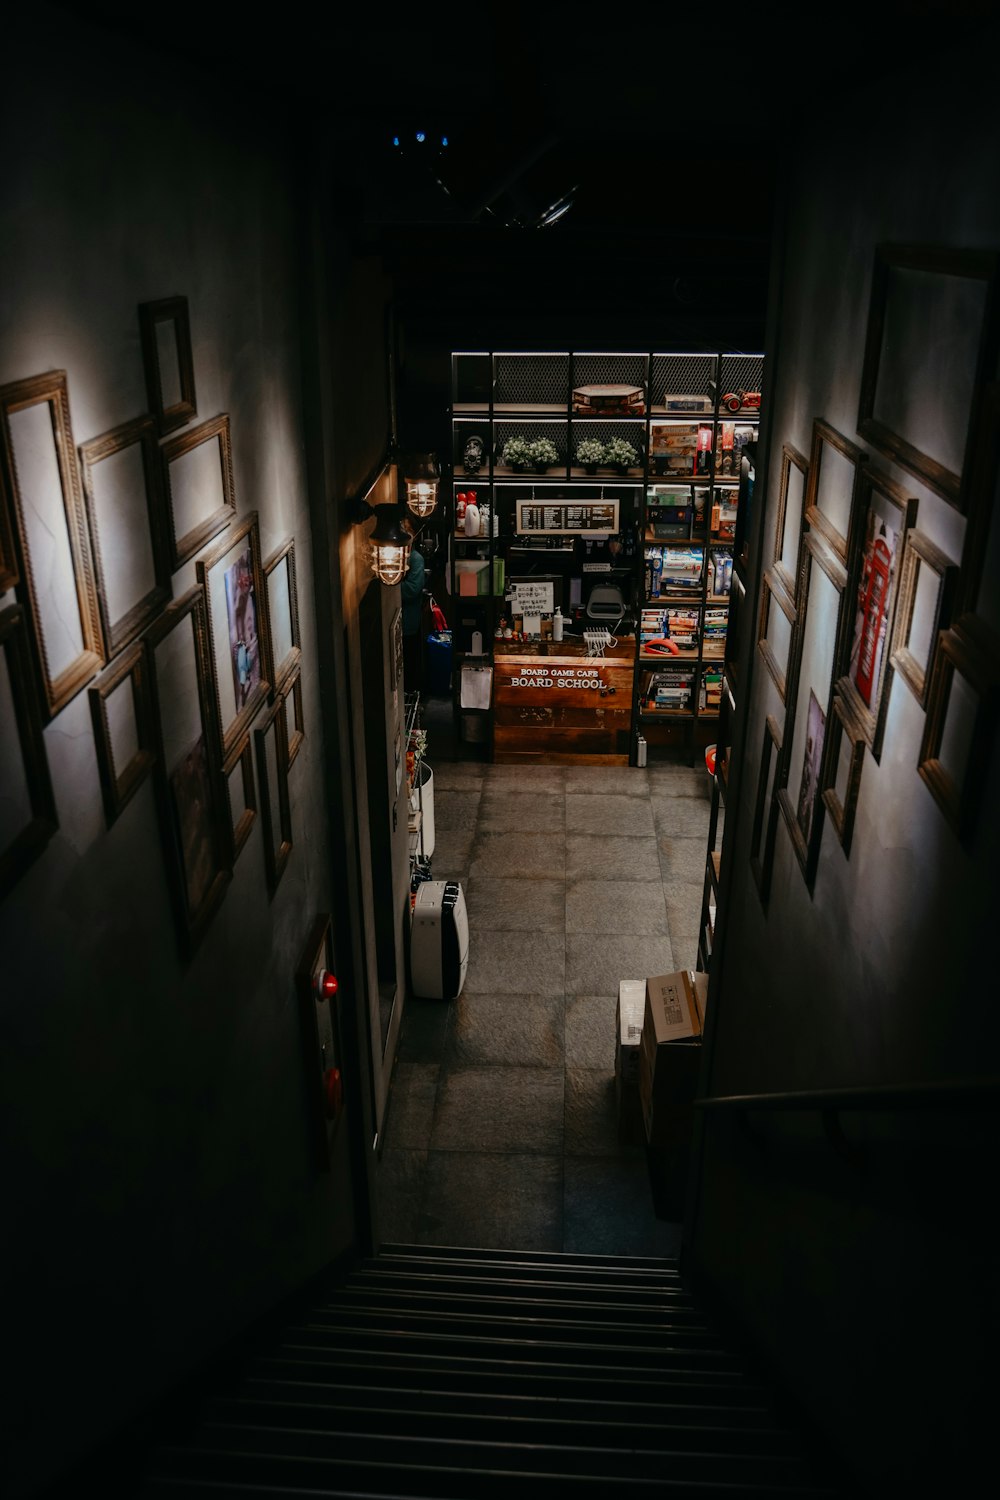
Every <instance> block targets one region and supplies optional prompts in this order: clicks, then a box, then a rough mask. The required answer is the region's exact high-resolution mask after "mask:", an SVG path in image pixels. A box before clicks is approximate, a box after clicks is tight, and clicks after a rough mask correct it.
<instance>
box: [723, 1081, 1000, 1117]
mask: <svg viewBox="0 0 1000 1500" xmlns="http://www.w3.org/2000/svg"><path fill="white" fill-rule="evenodd" d="M979 1102H982V1103H984V1104H994V1103H997V1102H1000V1077H986V1078H962V1079H942V1080H940V1081H938V1082H936V1083H883V1084H877V1085H875V1086H873V1087H866V1088H840V1089H795V1090H786V1091H784V1092H780V1093H761V1094H716V1095H709V1096H706V1097H705V1098H702V1099H695V1100H694V1107H695V1109H709V1110H733V1111H736V1110H751V1109H753V1110H758V1109H768V1110H770V1109H773V1110H785V1111H789V1110H809V1109H818V1110H824V1111H825V1110H840V1109H854V1110H896V1109H942V1108H951V1107H954V1106H956V1105H960V1104H975V1103H979Z"/></svg>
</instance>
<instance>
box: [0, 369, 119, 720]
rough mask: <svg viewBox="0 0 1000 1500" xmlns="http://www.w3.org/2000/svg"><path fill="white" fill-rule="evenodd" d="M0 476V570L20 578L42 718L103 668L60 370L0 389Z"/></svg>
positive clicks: (83, 510)
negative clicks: (1, 562)
mask: <svg viewBox="0 0 1000 1500" xmlns="http://www.w3.org/2000/svg"><path fill="white" fill-rule="evenodd" d="M0 471H2V475H3V489H4V492H5V495H4V499H5V502H6V504H5V510H6V505H9V506H10V510H11V514H8V515H6V523H5V527H4V531H5V533H6V532H9V533H10V539H11V541H12V542H13V548H14V553H13V556H12V557H8V558H7V559H6V561H5V571H6V573H7V575H8V576H10V574H11V569H12V568H13V575H14V576H15V577H17V579H18V588H19V590H20V591H21V594H20V602H21V603H22V604H23V605H24V607H25V613H26V615H27V618H28V622H29V627H30V628H29V633H28V638H29V641H30V643H31V649H32V654H33V656H34V660H35V667H36V670H37V672H38V680H39V682H40V683H41V685H42V714H43V717H44V718H45V720H46V722H47V721H48V720H49V719H53V718H54V717H55V715H56V714H57V713H59V711H60V709H63V708H65V707H66V704H67V703H69V702H70V701H71V700H72V699H73V698H75V697H76V695H77V693H79V692H80V691H81V690H82V689H83V688H85V687H86V685H87V683H88V682H90V680H91V679H92V678H93V677H94V676H95V675H96V673H97V672H98V671H99V670H100V669H101V667H103V665H104V662H105V656H104V640H103V636H102V634H101V614H100V608H99V605H98V600H97V587H96V584H95V581H94V559H93V554H92V552H91V546H90V532H89V530H88V527H87V511H86V507H85V505H84V502H83V490H82V488H81V485H80V472H79V469H78V468H77V456H76V448H75V447H74V444H73V433H72V430H71V428H70V421H69V394H68V391H67V387H66V375H65V372H64V371H63V370H52V371H50V372H49V373H48V374H45V375H35V376H32V377H31V378H30V379H28V380H18V381H15V382H14V383H13V384H12V385H5V386H2V387H0ZM3 545H4V548H5V550H6V549H7V546H8V543H7V542H4V544H3Z"/></svg>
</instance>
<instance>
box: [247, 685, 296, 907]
mask: <svg viewBox="0 0 1000 1500" xmlns="http://www.w3.org/2000/svg"><path fill="white" fill-rule="evenodd" d="M254 742H255V744H256V748H257V779H258V781H259V783H260V818H261V826H262V827H263V829H264V868H265V871H266V873H267V889H268V894H269V895H270V896H273V895H274V893H275V891H276V890H277V889H278V885H279V884H280V881H281V877H282V875H284V873H285V869H286V867H287V865H288V859H289V856H290V855H291V852H292V814H291V805H290V803H289V798H288V729H287V727H286V724H285V700H284V699H283V698H282V697H281V696H280V695H279V696H278V697H277V698H275V700H274V702H273V703H272V705H271V707H270V708H269V709H268V710H267V713H266V714H265V715H264V717H263V719H262V721H261V723H260V724H259V725H258V726H257V727H256V728H255V729H254Z"/></svg>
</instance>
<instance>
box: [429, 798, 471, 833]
mask: <svg viewBox="0 0 1000 1500" xmlns="http://www.w3.org/2000/svg"><path fill="white" fill-rule="evenodd" d="M481 796H482V793H481V792H480V791H479V790H478V788H477V789H476V790H475V791H466V790H465V788H464V787H462V788H458V787H453V788H451V790H449V791H448V793H447V794H446V795H445V796H442V797H438V796H435V798H434V831H435V834H436V833H437V831H438V829H440V830H441V832H442V833H444V832H445V831H446V830H448V829H451V828H454V829H457V830H459V831H460V832H462V831H465V830H468V831H469V832H470V833H471V832H472V831H473V830H474V829H475V827H476V818H477V816H478V813H479V803H480V799H481Z"/></svg>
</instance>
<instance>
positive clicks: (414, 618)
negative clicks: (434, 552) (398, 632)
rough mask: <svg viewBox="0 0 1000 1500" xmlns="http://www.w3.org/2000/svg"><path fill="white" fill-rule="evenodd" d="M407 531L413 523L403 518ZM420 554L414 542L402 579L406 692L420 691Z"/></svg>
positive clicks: (421, 633) (421, 601)
mask: <svg viewBox="0 0 1000 1500" xmlns="http://www.w3.org/2000/svg"><path fill="white" fill-rule="evenodd" d="M404 525H406V529H407V531H409V532H410V534H411V535H412V534H413V530H414V528H413V526H412V523H410V522H409V521H408V520H407V521H406V522H404ZM426 571H427V570H426V567H425V565H424V559H423V554H422V553H421V552H420V550H419V548H418V547H417V546H416V543H415V542H414V543H413V544H412V545H411V547H410V556H409V561H408V563H407V567H406V572H405V574H404V575H403V582H402V583H401V585H400V588H401V590H402V594H403V685H404V687H405V689H406V691H407V692H408V693H412V692H414V691H417V692H419V690H420V687H421V683H422V680H423V657H424V642H423V615H424V579H425V576H426Z"/></svg>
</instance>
